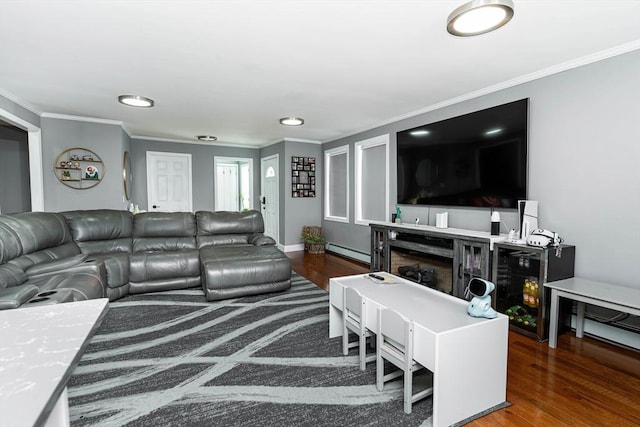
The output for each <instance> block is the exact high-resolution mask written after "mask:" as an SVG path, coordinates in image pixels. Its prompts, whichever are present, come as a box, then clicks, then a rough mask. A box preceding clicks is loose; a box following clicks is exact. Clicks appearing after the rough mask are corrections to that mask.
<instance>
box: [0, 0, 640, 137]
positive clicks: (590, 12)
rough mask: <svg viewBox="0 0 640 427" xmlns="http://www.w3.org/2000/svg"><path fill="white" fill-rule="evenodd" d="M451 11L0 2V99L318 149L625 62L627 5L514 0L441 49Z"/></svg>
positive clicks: (162, 128)
mask: <svg viewBox="0 0 640 427" xmlns="http://www.w3.org/2000/svg"><path fill="white" fill-rule="evenodd" d="M464 1H465V0H442V1H428V0H421V1H417V0H414V1H402V0H397V1H373V0H369V1H355V0H351V1H348V0H343V1H337V0H336V1H331V0H325V1H305V0H291V1H284V0H283V1H257V0H256V1H242V0H236V1H212V0H211V1H204V0H202V1H193V0H183V1H178V0H175V1H152V0H149V1H132V0H130V1H114V0H112V1H95V0H79V1H74V0H66V1H59V0H42V1H33V0H19V1H18V0H0V94H2V95H4V96H6V97H8V98H9V99H12V100H14V101H18V102H19V103H20V104H22V105H25V106H28V107H29V108H31V109H32V110H34V111H35V112H38V113H46V114H60V115H72V116H83V117H91V118H100V119H108V120H115V121H122V122H123V125H124V127H125V129H126V130H127V131H128V132H129V134H130V135H133V136H144V137H151V138H159V139H169V140H178V141H193V140H194V139H195V135H200V134H211V135H216V136H217V137H218V141H219V142H220V143H222V144H233V145H240V146H264V145H268V144H270V143H273V142H277V141H281V140H283V139H284V138H288V139H293V140H295V139H300V140H312V141H322V142H324V141H329V140H332V139H336V138H338V137H341V136H345V135H349V134H353V133H355V132H358V131H362V130H366V129H369V128H372V127H375V126H377V125H381V124H384V123H388V122H390V121H393V120H395V119H398V118H402V117H407V116H409V115H412V114H414V113H418V112H420V111H426V110H428V109H429V108H430V107H432V106H435V105H442V104H443V103H447V102H451V100H454V99H461V97H464V96H467V95H468V94H470V93H480V92H482V91H485V90H490V89H491V88H494V87H497V85H504V82H509V81H522V80H523V79H527V78H529V77H530V76H531V75H532V74H533V75H541V74H544V73H547V72H549V70H556V69H564V68H566V67H567V64H575V63H580V61H581V60H582V61H584V59H585V58H586V57H588V58H591V59H593V58H594V57H598V58H599V57H606V56H608V55H611V54H612V53H620V52H624V51H629V50H633V49H638V48H640V0H604V1H595V0H531V1H525V0H514V3H515V15H514V19H513V20H512V21H511V22H510V23H509V24H508V25H507V26H506V27H504V28H502V29H500V30H497V31H495V32H493V33H490V34H486V35H482V36H478V37H472V38H457V37H453V36H451V35H449V34H448V33H447V32H446V29H445V26H446V19H447V16H448V14H449V13H450V12H451V11H452V10H453V9H455V8H456V7H457V6H459V5H461V4H462V3H464ZM594 55H595V56H594ZM581 58H582V59H581ZM576 61H578V62H576ZM526 76H529V77H526ZM121 94H137V95H142V96H147V97H150V98H153V99H154V100H155V101H156V106H155V107H154V108H152V109H136V108H132V107H127V106H124V105H121V104H119V103H118V102H117V97H118V95H121ZM289 115H296V116H302V117H304V119H305V121H306V122H305V124H304V126H301V127H296V128H285V127H283V126H281V125H279V124H278V119H279V118H280V117H283V116H289Z"/></svg>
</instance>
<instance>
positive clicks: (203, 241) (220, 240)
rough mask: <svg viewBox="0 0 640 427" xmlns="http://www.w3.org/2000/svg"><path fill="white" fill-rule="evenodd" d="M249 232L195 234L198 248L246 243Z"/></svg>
mask: <svg viewBox="0 0 640 427" xmlns="http://www.w3.org/2000/svg"><path fill="white" fill-rule="evenodd" d="M250 237H251V235H250V234H221V235H217V236H197V242H198V248H204V247H207V246H224V245H246V244H248V243H249V238H250Z"/></svg>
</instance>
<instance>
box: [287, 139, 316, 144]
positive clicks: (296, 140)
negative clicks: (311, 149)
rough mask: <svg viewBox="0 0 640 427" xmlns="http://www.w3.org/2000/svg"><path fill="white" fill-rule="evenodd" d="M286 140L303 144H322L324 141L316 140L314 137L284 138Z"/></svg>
mask: <svg viewBox="0 0 640 427" xmlns="http://www.w3.org/2000/svg"><path fill="white" fill-rule="evenodd" d="M284 141H285V142H302V143H303V144H322V141H316V140H313V139H301V138H284Z"/></svg>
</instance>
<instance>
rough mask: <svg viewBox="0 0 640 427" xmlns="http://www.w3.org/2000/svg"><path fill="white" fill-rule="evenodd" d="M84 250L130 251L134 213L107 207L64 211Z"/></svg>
mask: <svg viewBox="0 0 640 427" xmlns="http://www.w3.org/2000/svg"><path fill="white" fill-rule="evenodd" d="M63 216H64V217H65V219H66V221H67V224H68V225H69V229H70V230H71V234H72V236H73V239H74V240H75V241H76V243H77V244H78V246H79V247H80V250H81V251H82V253H84V254H100V253H109V252H130V251H131V236H132V233H133V214H132V213H131V212H129V211H117V210H109V209H100V210H86V211H69V212H63Z"/></svg>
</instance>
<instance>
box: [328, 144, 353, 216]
mask: <svg viewBox="0 0 640 427" xmlns="http://www.w3.org/2000/svg"><path fill="white" fill-rule="evenodd" d="M341 154H346V155H347V170H346V172H347V182H346V185H347V191H346V208H347V209H346V216H344V217H341V216H331V215H329V212H331V210H330V209H329V202H330V200H331V199H330V196H331V194H330V189H329V177H330V176H331V161H330V160H331V157H333V156H338V155H341ZM324 219H325V220H326V221H335V222H344V223H349V146H348V145H342V146H340V147H336V148H331V149H329V150H326V151H325V152H324Z"/></svg>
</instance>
